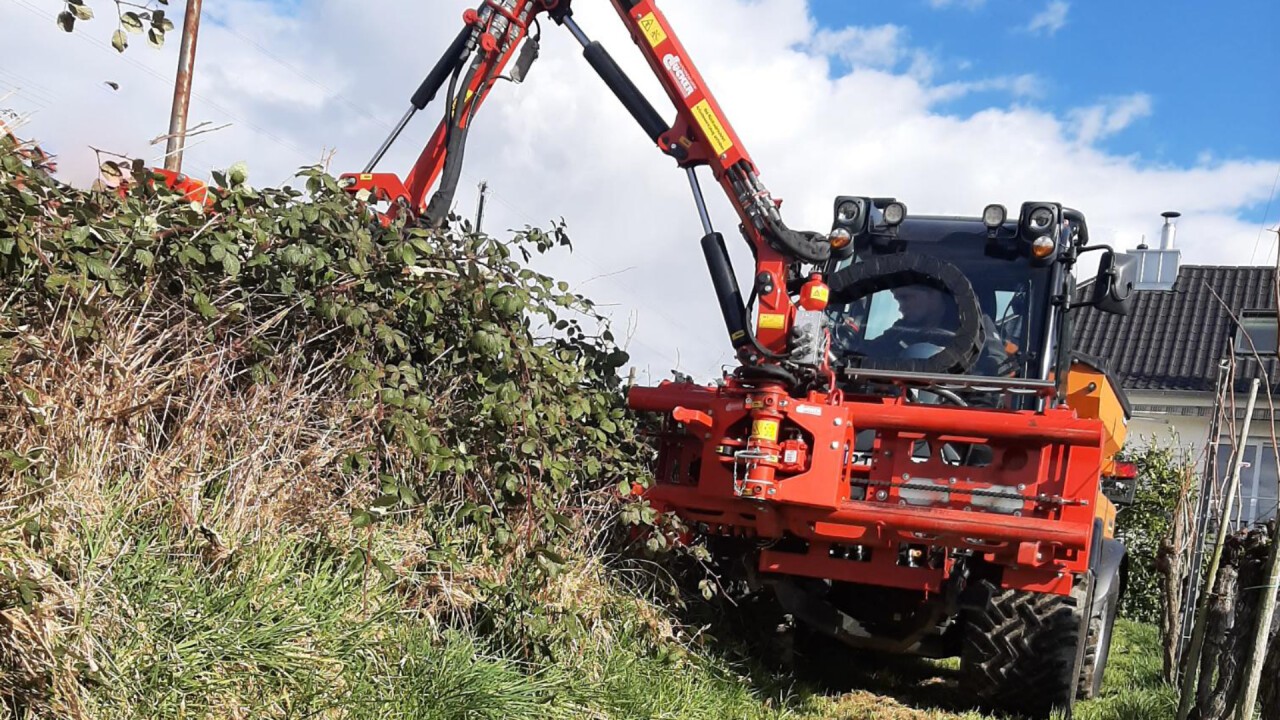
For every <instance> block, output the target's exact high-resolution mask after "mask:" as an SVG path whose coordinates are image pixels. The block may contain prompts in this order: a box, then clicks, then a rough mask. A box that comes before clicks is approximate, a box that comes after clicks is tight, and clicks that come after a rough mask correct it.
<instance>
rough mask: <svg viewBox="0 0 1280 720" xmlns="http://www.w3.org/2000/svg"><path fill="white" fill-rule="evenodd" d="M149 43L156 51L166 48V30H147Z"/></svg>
mask: <svg viewBox="0 0 1280 720" xmlns="http://www.w3.org/2000/svg"><path fill="white" fill-rule="evenodd" d="M147 42H148V43H150V44H151V47H153V48H156V49H160V48H162V47H164V30H161V29H160V28H154V27H153V28H151V29H149V30H147Z"/></svg>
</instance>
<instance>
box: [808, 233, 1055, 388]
mask: <svg viewBox="0 0 1280 720" xmlns="http://www.w3.org/2000/svg"><path fill="white" fill-rule="evenodd" d="M882 259H884V260H885V261H887V262H889V263H893V264H895V265H901V267H903V268H904V271H903V272H902V273H900V277H899V278H898V280H897V281H896V282H895V281H885V282H883V283H879V284H876V283H866V284H863V285H862V286H861V287H860V288H853V289H851V288H849V287H848V286H849V285H850V283H849V282H847V280H848V278H849V277H850V276H849V275H848V274H846V275H844V276H841V273H842V272H844V271H846V270H848V269H849V268H851V267H854V266H855V265H866V264H868V263H870V264H871V265H875V266H880V265H883V264H885V262H882V261H881V260H882ZM912 267H914V268H915V270H914V271H912V270H911V268H912ZM855 269H856V268H855ZM931 270H932V272H931ZM832 275H833V277H836V278H841V279H842V280H845V282H841V283H840V285H839V287H838V289H837V291H836V292H835V293H833V294H834V295H836V296H837V297H838V298H839V300H841V301H843V302H840V304H835V303H832V304H831V305H829V306H828V308H827V315H828V322H829V325H830V327H831V345H832V353H833V355H834V356H835V359H836V362H837V364H840V365H846V366H851V367H878V368H881V369H895V368H899V367H901V368H902V369H908V368H910V367H916V366H919V365H920V364H922V363H923V362H924V361H929V360H932V359H933V358H936V357H939V356H940V355H943V354H944V353H947V352H951V353H952V357H953V359H952V360H951V361H950V362H949V363H947V366H946V367H942V366H941V365H940V364H939V363H934V364H936V365H938V367H937V370H939V371H946V372H959V373H964V374H972V375H983V376H991V377H1017V378H1037V379H1040V378H1043V374H1042V366H1043V362H1042V361H1043V360H1044V358H1045V357H1046V353H1047V352H1050V350H1051V348H1050V347H1049V343H1046V337H1047V335H1048V330H1049V329H1050V317H1051V314H1052V313H1051V310H1052V295H1053V293H1052V282H1053V279H1054V278H1053V273H1052V270H1051V268H1050V267H1046V266H1040V267H1035V266H1032V265H1031V263H1029V262H1028V261H1027V260H1026V259H1025V258H1021V257H1017V256H1013V257H1010V256H1009V255H1008V254H1004V253H1000V252H994V251H993V249H992V247H991V246H990V245H989V244H988V242H987V228H986V227H984V226H983V225H982V223H981V222H979V221H977V220H963V219H958V218H941V217H921V218H911V219H909V220H907V221H905V222H904V223H902V225H901V226H900V228H899V232H898V242H897V246H896V247H894V248H883V249H878V248H875V247H874V246H871V245H870V244H869V243H868V244H867V246H866V247H864V248H860V249H858V250H857V251H856V252H855V254H854V255H853V256H852V257H848V258H843V259H840V260H837V261H836V262H835V263H834V268H833V272H832Z"/></svg>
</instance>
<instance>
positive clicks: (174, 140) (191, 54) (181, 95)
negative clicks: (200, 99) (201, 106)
mask: <svg viewBox="0 0 1280 720" xmlns="http://www.w3.org/2000/svg"><path fill="white" fill-rule="evenodd" d="M202 4H203V0H187V13H186V15H185V16H183V19H182V49H181V50H180V51H179V52H178V77H177V80H176V81H175V82H174V84H173V110H172V111H171V112H170V114H169V142H168V144H167V145H166V146H165V152H164V169H165V170H171V171H173V172H182V149H183V147H184V146H185V145H186V139H187V109H188V108H189V107H191V74H192V73H193V72H194V71H195V68H196V39H197V37H198V36H199V35H200V7H201V5H202Z"/></svg>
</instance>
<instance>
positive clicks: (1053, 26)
mask: <svg viewBox="0 0 1280 720" xmlns="http://www.w3.org/2000/svg"><path fill="white" fill-rule="evenodd" d="M1070 9H1071V3H1068V2H1065V0H1051V1H1050V2H1049V4H1048V5H1046V6H1045V8H1044V10H1041V11H1040V12H1039V13H1036V16H1035V17H1033V18H1031V22H1030V24H1028V25H1027V31H1028V32H1032V33H1041V32H1042V33H1045V34H1046V35H1053V34H1055V33H1057V32H1058V31H1059V30H1061V29H1062V28H1063V26H1065V25H1066V24H1067V11H1068V10H1070Z"/></svg>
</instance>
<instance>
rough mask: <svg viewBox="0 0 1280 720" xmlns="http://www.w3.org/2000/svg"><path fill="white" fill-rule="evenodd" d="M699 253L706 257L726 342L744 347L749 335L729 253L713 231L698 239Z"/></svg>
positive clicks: (740, 291)
mask: <svg viewBox="0 0 1280 720" xmlns="http://www.w3.org/2000/svg"><path fill="white" fill-rule="evenodd" d="M702 254H703V255H705V256H706V258H707V269H708V270H710V271H711V286H712V287H713V288H715V291H716V299H717V300H718V301H719V302H720V313H721V314H722V315H724V324H725V328H726V329H727V330H728V331H729V341H730V342H732V343H733V346H734V347H735V348H739V349H741V348H743V347H746V346H748V345H750V344H751V336H750V335H749V334H747V325H746V317H747V311H746V306H745V305H743V303H742V290H740V289H739V288H738V279H737V278H736V277H734V274H733V265H732V264H731V263H730V262H729V250H728V249H727V248H726V247H725V244H724V236H723V235H721V234H720V233H717V232H713V233H709V234H707V235H705V236H704V237H703V238H702Z"/></svg>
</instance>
